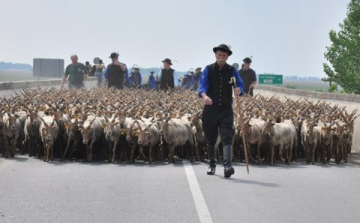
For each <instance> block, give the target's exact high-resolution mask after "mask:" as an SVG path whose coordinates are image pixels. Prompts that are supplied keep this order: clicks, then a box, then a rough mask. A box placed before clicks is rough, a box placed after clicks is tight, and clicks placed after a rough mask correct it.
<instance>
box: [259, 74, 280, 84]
mask: <svg viewBox="0 0 360 223" xmlns="http://www.w3.org/2000/svg"><path fill="white" fill-rule="evenodd" d="M282 83H283V75H277V74H259V84H282Z"/></svg>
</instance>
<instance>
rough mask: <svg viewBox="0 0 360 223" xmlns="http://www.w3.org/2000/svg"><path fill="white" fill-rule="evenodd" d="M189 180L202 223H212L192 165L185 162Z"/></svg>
mask: <svg viewBox="0 0 360 223" xmlns="http://www.w3.org/2000/svg"><path fill="white" fill-rule="evenodd" d="M183 165H184V169H185V173H186V177H187V180H188V182H189V186H190V191H191V194H192V197H193V200H194V203H195V207H196V210H197V213H198V216H199V220H200V222H201V223H212V222H213V220H212V218H211V215H210V212H209V209H208V207H207V205H206V202H205V199H204V196H203V194H202V192H201V189H200V186H199V183H198V181H197V179H196V175H195V172H194V169H193V167H192V165H191V164H190V163H189V162H183Z"/></svg>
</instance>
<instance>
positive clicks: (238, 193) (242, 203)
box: [0, 155, 360, 223]
mask: <svg viewBox="0 0 360 223" xmlns="http://www.w3.org/2000/svg"><path fill="white" fill-rule="evenodd" d="M359 165H360V163H359V162H358V160H355V161H354V162H353V163H349V164H346V165H345V164H341V165H336V164H333V163H331V164H329V165H315V166H309V165H306V164H304V163H297V164H293V165H291V166H290V167H288V166H286V165H281V164H278V165H276V166H268V165H261V166H260V165H251V166H250V175H247V174H246V171H245V167H244V166H243V165H242V164H236V165H235V170H236V173H235V175H234V177H233V178H230V179H224V178H223V176H222V171H223V169H222V167H218V171H217V175H215V176H207V175H206V174H205V171H206V169H207V166H206V164H204V163H195V164H193V165H191V164H189V163H188V162H184V163H182V162H180V161H179V162H177V163H176V164H175V165H167V164H165V163H161V162H160V163H155V164H152V165H149V164H146V163H141V162H138V163H136V164H133V165H124V164H109V163H106V162H95V163H90V164H89V163H83V162H69V161H67V162H60V161H54V162H52V163H44V162H43V161H41V160H38V159H34V158H28V157H27V156H20V155H17V156H16V157H15V158H10V159H3V158H0V222H2V223H8V222H9V223H17V222H19V223H20V222H21V223H23V222H67V223H68V222H86V223H90V222H159V223H161V222H164V223H165V222H186V223H191V222H201V221H200V219H201V220H202V222H227V223H230V222H236V223H238V222H256V223H261V222H266V223H270V222H277V223H278V222H327V223H328V222H348V223H350V222H354V223H355V222H359V219H360V210H359V207H360V194H359V193H360V190H359V186H360V168H359V167H360V166H359ZM191 173H194V175H192V174H191ZM206 213H209V214H210V216H206Z"/></svg>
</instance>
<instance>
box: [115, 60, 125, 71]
mask: <svg viewBox="0 0 360 223" xmlns="http://www.w3.org/2000/svg"><path fill="white" fill-rule="evenodd" d="M114 64H115V65H118V66H119V67H120V68H121V70H122V71H123V72H125V71H126V69H127V68H126V66H125V65H124V64H123V63H120V62H119V61H116V62H114Z"/></svg>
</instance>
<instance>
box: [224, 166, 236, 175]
mask: <svg viewBox="0 0 360 223" xmlns="http://www.w3.org/2000/svg"><path fill="white" fill-rule="evenodd" d="M234 173H235V170H234V168H233V167H232V166H226V167H224V177H225V178H229V177H231V175H233V174H234Z"/></svg>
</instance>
